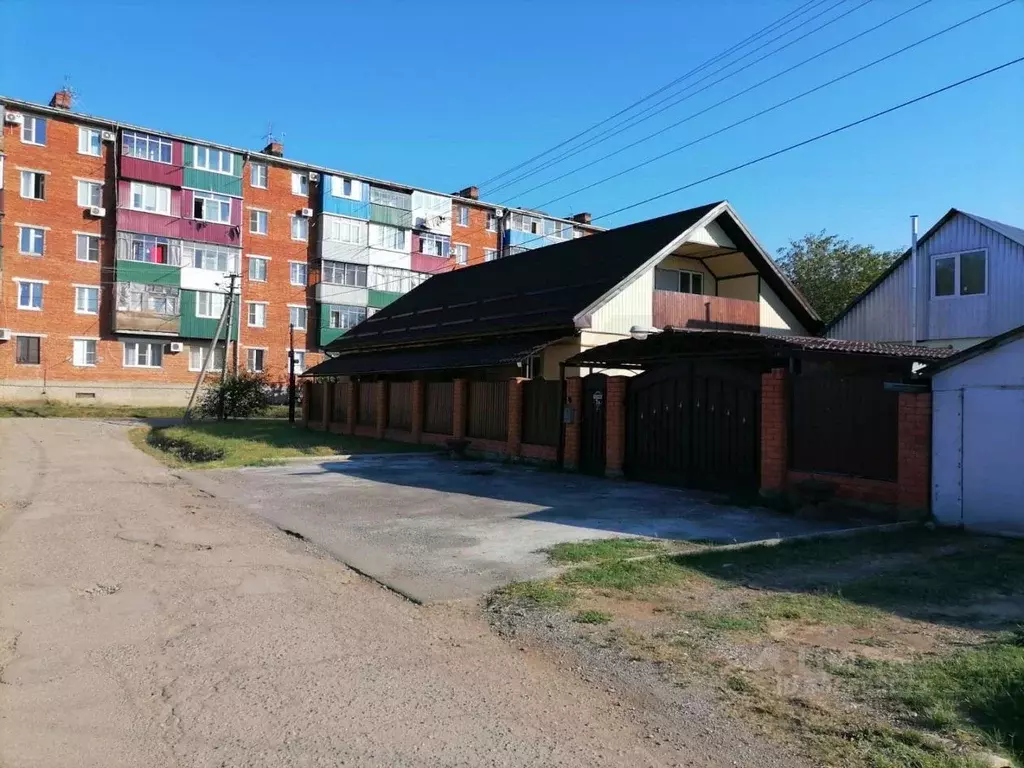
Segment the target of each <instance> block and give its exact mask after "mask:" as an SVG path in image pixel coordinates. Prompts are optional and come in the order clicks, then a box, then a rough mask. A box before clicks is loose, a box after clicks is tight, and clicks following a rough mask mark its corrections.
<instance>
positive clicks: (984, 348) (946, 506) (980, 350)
mask: <svg viewBox="0 0 1024 768" xmlns="http://www.w3.org/2000/svg"><path fill="white" fill-rule="evenodd" d="M932 372H933V376H932V398H933V400H932V511H933V512H934V514H935V517H936V519H937V520H938V522H939V523H940V524H942V525H957V526H960V525H962V526H964V527H966V528H971V529H974V530H979V531H988V532H993V533H1004V534H1011V535H1017V536H1024V326H1021V327H1020V328H1015V329H1014V330H1012V331H1009V332H1007V333H1004V334H1002V335H1000V336H996V337H995V338H992V339H989V340H988V341H985V342H983V343H981V344H978V345H976V346H974V347H970V348H968V349H966V350H964V351H963V352H961V353H959V354H957V355H955V356H953V357H951V358H948V359H946V360H944V361H942V362H941V363H938V364H937V365H935V366H932Z"/></svg>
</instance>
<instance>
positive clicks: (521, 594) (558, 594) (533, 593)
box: [490, 581, 576, 608]
mask: <svg viewBox="0 0 1024 768" xmlns="http://www.w3.org/2000/svg"><path fill="white" fill-rule="evenodd" d="M575 598H576V595H575V593H574V592H572V591H571V590H569V589H566V588H565V587H564V586H563V585H562V584H559V583H557V582H555V581H514V582H512V583H511V584H508V585H506V586H504V587H502V588H501V589H499V590H497V591H496V592H495V593H494V594H493V595H492V597H491V600H490V602H495V601H496V600H507V601H511V602H521V603H527V604H531V605H538V606H545V607H549V608H562V607H565V606H567V605H569V604H570V603H572V601H573V600H574V599H575Z"/></svg>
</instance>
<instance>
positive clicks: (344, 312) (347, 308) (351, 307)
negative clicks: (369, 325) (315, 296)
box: [324, 304, 369, 331]
mask: <svg viewBox="0 0 1024 768" xmlns="http://www.w3.org/2000/svg"><path fill="white" fill-rule="evenodd" d="M324 311H326V312H327V327H328V328H331V329H333V330H342V331H347V330H350V329H351V328H355V327H356V326H357V325H359V323H361V322H363V321H364V320H365V319H366V318H367V317H369V315H368V314H367V312H366V307H360V306H356V305H355V304H334V305H331V306H326V307H324ZM360 311H361V312H362V317H360V318H359V319H358V320H356V321H355V322H354V323H352V324H351V325H343V324H341V323H340V322H339V324H337V325H335V323H334V314H335V313H338V318H339V321H340V320H341V319H342V318H345V317H349V316H350V315H352V314H356V315H358V314H360Z"/></svg>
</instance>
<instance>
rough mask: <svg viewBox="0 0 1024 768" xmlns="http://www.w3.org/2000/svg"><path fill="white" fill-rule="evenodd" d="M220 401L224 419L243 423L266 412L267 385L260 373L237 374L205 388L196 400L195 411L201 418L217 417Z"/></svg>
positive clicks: (268, 392)
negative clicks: (197, 405) (197, 402)
mask: <svg viewBox="0 0 1024 768" xmlns="http://www.w3.org/2000/svg"><path fill="white" fill-rule="evenodd" d="M221 398H223V400H224V416H225V417H226V418H229V419H246V418H249V417H251V416H258V415H260V414H261V413H264V412H266V410H267V408H269V407H270V383H269V382H268V381H267V377H266V376H265V375H264V374H262V373H253V372H252V371H241V372H239V373H236V374H233V375H229V376H226V377H225V378H224V381H223V382H221V381H220V380H219V379H218V380H217V381H216V382H214V383H212V384H207V385H206V388H205V389H203V393H202V395H201V396H200V398H199V408H198V411H199V413H200V414H201V415H202V416H208V417H219V416H220V403H221Z"/></svg>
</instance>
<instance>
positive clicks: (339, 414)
mask: <svg viewBox="0 0 1024 768" xmlns="http://www.w3.org/2000/svg"><path fill="white" fill-rule="evenodd" d="M328 386H332V387H334V409H333V410H332V411H331V421H332V422H334V423H335V424H345V423H347V422H348V398H349V393H350V392H351V391H352V390H351V386H352V385H351V384H341V383H339V384H329V385H328Z"/></svg>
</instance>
